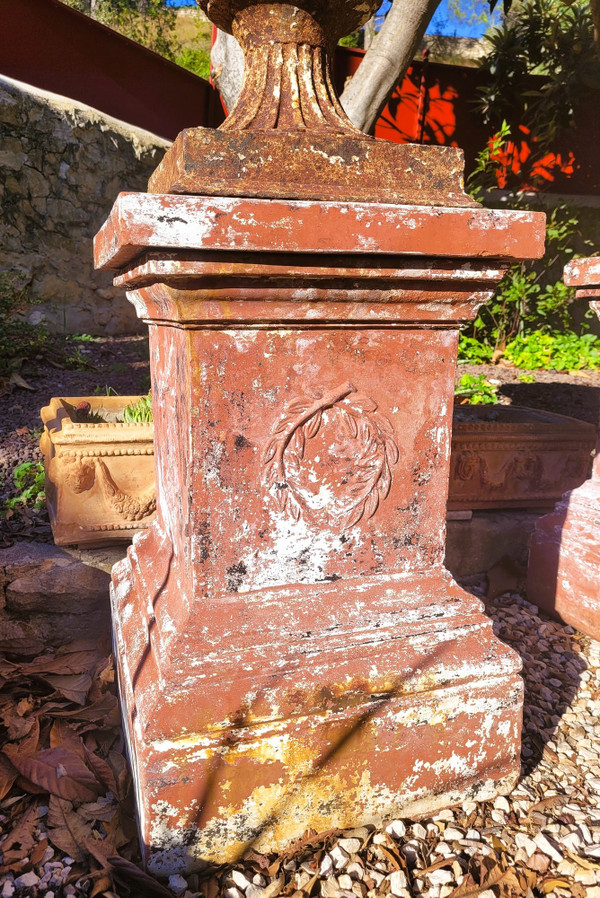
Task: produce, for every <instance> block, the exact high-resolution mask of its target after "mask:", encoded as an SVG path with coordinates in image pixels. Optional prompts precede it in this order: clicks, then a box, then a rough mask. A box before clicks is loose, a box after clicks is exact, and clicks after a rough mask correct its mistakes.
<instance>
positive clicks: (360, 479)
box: [263, 383, 399, 530]
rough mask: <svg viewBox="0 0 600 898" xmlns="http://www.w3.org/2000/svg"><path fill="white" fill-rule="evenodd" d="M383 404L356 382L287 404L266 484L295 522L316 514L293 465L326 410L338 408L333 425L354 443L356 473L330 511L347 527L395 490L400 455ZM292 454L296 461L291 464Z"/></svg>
mask: <svg viewBox="0 0 600 898" xmlns="http://www.w3.org/2000/svg"><path fill="white" fill-rule="evenodd" d="M377 408H378V406H377V403H376V402H375V400H373V399H371V398H370V397H369V396H365V395H364V394H363V393H360V392H358V391H357V389H356V387H354V386H353V385H352V384H351V383H345V384H342V385H341V386H339V387H337V388H336V389H334V390H330V391H329V392H327V393H324V394H323V393H314V394H313V395H310V396H306V395H305V396H300V397H298V398H296V399H294V400H292V402H290V403H289V405H287V406H286V408H285V414H284V416H283V417H282V418H281V419H280V421H279V422H278V423H277V425H276V427H275V428H274V431H273V436H272V438H271V440H270V441H269V443H268V444H267V446H266V447H265V450H264V455H263V462H264V466H265V468H264V482H265V486H266V489H267V491H268V492H269V494H270V495H271V496H272V497H273V500H274V501H275V502H276V504H277V506H278V508H279V510H280V511H282V512H284V511H287V513H288V514H290V515H291V517H292V518H293V519H294V520H295V521H298V520H300V518H301V517H302V516H303V515H304V516H306V517H309V518H310V517H313V516H314V511H313V509H311V508H310V507H309V505H308V503H307V501H306V499H305V497H304V496H303V494H302V491H301V490H300V489H299V487H298V484H297V483H296V482H295V478H294V477H293V476H289V475H290V470H288V469H290V468H294V469H295V470H297V469H298V466H299V463H300V462H301V460H302V459H303V458H304V453H305V448H306V443H307V440H311V439H313V438H314V437H316V435H317V434H318V432H319V429H320V428H321V425H322V423H323V413H324V412H325V411H326V410H327V409H335V412H336V414H335V415H334V420H331V421H329V426H334V427H336V429H337V430H338V431H339V430H340V429H341V430H342V431H343V432H342V433H339V432H338V433H335V434H334V436H337V437H338V438H341V439H342V440H345V441H346V443H347V442H348V441H351V443H350V445H351V446H352V453H353V454H352V477H351V478H350V480H349V481H348V482H346V483H344V481H342V483H341V484H339V487H338V489H337V493H338V495H337V496H336V499H337V504H338V505H339V506H341V507H340V508H339V509H334V508H333V507H332V506H331V504H330V507H329V509H326V510H325V513H326V514H327V516H328V518H329V520H330V521H331V523H336V524H337V525H338V526H339V527H340V529H342V530H347V529H348V528H350V527H353V526H354V525H355V524H357V523H358V522H359V521H360V520H361V519H362V518H364V519H368V518H371V517H372V516H373V515H374V514H375V512H376V511H377V508H378V507H379V503H380V502H381V501H383V500H384V499H385V498H386V496H387V495H388V493H389V491H390V487H391V484H392V474H391V470H390V465H395V464H396V463H397V461H398V458H399V453H398V446H397V445H396V441H395V439H394V431H393V429H392V425H391V424H390V422H389V420H388V419H387V418H386V417H385V416H384V415H382V414H380V413H378V412H377ZM286 458H288V459H290V461H291V462H293V464H289V463H288V464H286Z"/></svg>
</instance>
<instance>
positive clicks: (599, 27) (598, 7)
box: [590, 0, 600, 58]
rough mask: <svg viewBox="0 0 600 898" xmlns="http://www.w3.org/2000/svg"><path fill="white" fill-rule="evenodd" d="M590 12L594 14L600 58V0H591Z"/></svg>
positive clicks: (595, 37) (597, 48) (595, 34)
mask: <svg viewBox="0 0 600 898" xmlns="http://www.w3.org/2000/svg"><path fill="white" fill-rule="evenodd" d="M590 10H591V13H592V21H593V23H594V44H595V46H596V53H597V54H598V57H599V58H600V0H590Z"/></svg>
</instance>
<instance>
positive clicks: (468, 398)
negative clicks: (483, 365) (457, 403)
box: [454, 374, 498, 405]
mask: <svg viewBox="0 0 600 898" xmlns="http://www.w3.org/2000/svg"><path fill="white" fill-rule="evenodd" d="M454 395H455V397H457V398H458V399H460V400H461V401H462V402H468V403H470V404H471V405H493V404H494V403H496V402H497V401H498V387H497V386H495V385H494V384H493V383H490V381H489V380H487V379H486V377H485V376H484V375H483V374H463V375H462V377H461V378H460V380H459V382H458V384H457V386H456V389H455V391H454Z"/></svg>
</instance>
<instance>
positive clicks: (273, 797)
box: [113, 523, 522, 874]
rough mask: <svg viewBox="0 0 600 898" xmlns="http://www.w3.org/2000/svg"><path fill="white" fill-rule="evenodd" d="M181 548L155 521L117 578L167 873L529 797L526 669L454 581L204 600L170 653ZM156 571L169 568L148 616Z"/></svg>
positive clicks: (139, 739)
mask: <svg viewBox="0 0 600 898" xmlns="http://www.w3.org/2000/svg"><path fill="white" fill-rule="evenodd" d="M167 545H168V541H165V539H164V534H162V535H161V533H160V529H159V525H158V523H157V524H155V525H152V526H151V527H150V528H149V531H148V532H147V533H146V534H143V535H142V536H141V537H137V538H136V540H135V541H134V546H133V547H132V549H130V551H129V555H128V558H127V559H125V560H124V561H123V562H121V563H120V564H118V565H117V566H116V567H115V569H114V572H113V617H114V622H115V646H116V654H117V658H118V659H119V663H120V683H121V691H122V699H123V706H124V714H125V718H126V729H127V732H128V739H129V747H130V753H131V758H132V762H133V767H134V771H135V786H136V793H137V800H138V807H139V809H140V823H141V831H142V839H143V843H144V855H145V860H146V862H147V864H148V866H149V868H150V869H151V870H153V871H154V872H156V873H160V874H170V873H174V872H181V871H184V870H190V869H195V868H198V867H201V866H202V865H203V862H206V861H212V862H218V863H221V862H233V861H236V860H237V859H239V858H240V857H241V856H243V854H244V852H245V851H247V850H248V849H249V848H250V847H252V848H254V849H255V850H258V851H272V850H278V849H281V848H283V847H284V846H285V845H287V844H288V843H289V842H290V840H292V839H294V838H297V837H299V836H301V835H302V833H303V832H304V830H305V829H306V828H307V827H312V828H314V829H316V830H317V831H323V830H326V829H331V828H332V827H339V828H348V827H353V826H356V825H359V824H363V823H376V824H379V823H381V822H382V821H383V820H385V819H386V818H393V817H397V816H399V815H420V814H425V813H429V812H431V811H433V810H435V809H437V808H440V807H443V806H446V805H449V804H452V803H455V802H458V801H461V800H464V799H465V798H477V799H480V800H482V799H488V798H491V797H493V796H494V795H495V794H497V793H502V792H508V791H509V790H510V789H511V788H512V786H513V785H514V782H515V780H516V778H517V776H518V774H519V751H520V728H521V713H522V681H521V678H520V676H519V669H520V659H519V658H518V656H517V655H516V654H515V653H514V652H513V651H512V650H511V649H509V648H508V647H506V646H505V645H504V644H502V643H500V642H499V641H498V640H497V639H496V638H495V637H494V635H493V632H492V625H491V622H490V620H489V619H488V618H486V617H485V616H484V614H483V613H482V611H481V603H480V602H479V601H478V600H477V599H476V598H475V597H473V596H471V595H469V594H467V593H465V592H463V591H462V590H461V589H460V588H459V587H457V586H456V584H455V583H453V581H452V580H451V578H450V576H449V574H448V573H447V572H446V571H445V570H443V569H442V568H439V569H434V570H431V571H428V572H422V573H416V574H406V575H400V576H379V577H365V578H356V579H354V580H347V581H340V582H339V583H337V584H336V583H321V584H312V585H305V586H293V587H279V588H274V589H271V590H264V591H262V590H261V591H256V592H250V593H246V594H244V595H241V596H227V597H225V599H223V601H222V602H221V603H220V604H217V603H214V602H205V603H204V602H202V601H200V600H198V602H197V604H196V608H195V611H194V612H193V613H192V614H190V616H189V618H188V621H187V625H186V626H184V627H183V628H181V627H180V628H179V632H178V638H177V640H176V642H172V643H171V644H170V646H169V648H168V650H166V651H165V649H164V647H163V648H161V642H160V638H161V637H160V631H161V620H160V611H159V606H160V604H161V603H163V602H164V603H165V606H166V605H168V604H169V602H170V601H171V597H172V595H173V594H174V592H175V591H176V590H177V589H178V588H180V585H178V571H177V564H176V563H175V561H174V560H173V559H172V558H171V557H170V556H169V557H167V556H168V549H167V548H166V547H167ZM161 546H162V549H161ZM151 552H152V555H151V554H150V553H151ZM145 558H147V559H148V560H147V561H145ZM152 562H153V564H152ZM151 565H152V571H153V572H154V573H153V576H154V577H157V576H158V574H157V573H156V572H157V569H160V568H161V567H162V569H163V570H165V569H166V570H167V571H168V572H169V573H168V575H167V577H166V580H164V581H163V583H164V584H165V585H164V586H163V587H162V588H161V590H160V598H159V600H158V604H157V603H156V602H154V603H153V605H154V609H155V613H156V617H153V618H151V620H150V623H147V619H146V617H145V615H144V612H143V609H147V608H148V607H149V605H150V602H149V601H148V599H147V598H146V597H145V596H142V594H141V591H142V589H143V588H144V584H145V585H146V588H148V585H149V584H148V582H147V578H146V574H147V573H148V571H150V569H151ZM165 565H166V568H165ZM163 629H168V627H164V625H163Z"/></svg>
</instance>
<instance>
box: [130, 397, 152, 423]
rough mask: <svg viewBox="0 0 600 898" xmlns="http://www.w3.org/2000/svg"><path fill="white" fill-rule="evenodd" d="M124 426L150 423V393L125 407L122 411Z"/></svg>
mask: <svg viewBox="0 0 600 898" xmlns="http://www.w3.org/2000/svg"><path fill="white" fill-rule="evenodd" d="M123 421H124V422H125V424H143V423H145V422H147V421H152V393H148V395H147V396H142V397H141V398H140V399H138V401H137V402H132V403H131V405H126V406H125V408H124V409H123Z"/></svg>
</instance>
